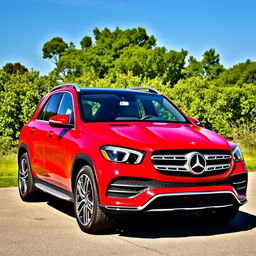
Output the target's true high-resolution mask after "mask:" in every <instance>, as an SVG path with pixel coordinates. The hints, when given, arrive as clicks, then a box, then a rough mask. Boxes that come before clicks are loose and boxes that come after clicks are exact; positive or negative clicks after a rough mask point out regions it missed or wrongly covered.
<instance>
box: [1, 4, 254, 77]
mask: <svg viewBox="0 0 256 256" xmlns="http://www.w3.org/2000/svg"><path fill="white" fill-rule="evenodd" d="M255 13H256V1H254V0H126V1H125V0H0V35H1V38H0V67H2V66H3V65H4V64H6V63H7V62H21V63H22V64H24V65H25V66H27V67H28V68H30V69H31V68H33V69H35V70H39V71H40V72H41V74H42V75H44V74H47V73H48V72H49V71H50V70H51V69H52V68H53V67H54V66H53V65H52V64H50V62H49V61H48V60H45V59H43V58H42V51H41V49H42V46H43V44H44V43H45V42H46V41H48V40H50V39H51V38H52V37H55V36H60V37H63V39H64V40H65V41H66V42H69V41H72V42H74V43H75V45H76V47H79V46H80V45H79V42H80V40H81V39H82V37H83V36H85V35H90V36H92V30H93V28H94V27H98V28H99V29H103V28H104V27H108V28H110V29H112V30H113V29H115V27H116V26H119V27H120V28H121V29H126V28H133V27H138V26H140V27H144V28H146V29H147V32H148V34H153V35H155V37H156V38H157V44H158V45H159V46H166V47H167V48H168V49H175V50H180V49H182V48H183V49H186V50H188V51H189V55H192V56H194V57H196V58H198V59H200V58H201V56H202V54H203V52H204V51H205V50H208V49H209V48H214V49H216V51H217V52H218V53H219V54H220V56H221V62H222V64H224V65H225V66H226V67H230V66H232V65H234V64H237V63H239V62H243V61H245V60H246V59H248V58H249V59H251V60H254V61H255V60H256V33H255V32H256V15H255Z"/></svg>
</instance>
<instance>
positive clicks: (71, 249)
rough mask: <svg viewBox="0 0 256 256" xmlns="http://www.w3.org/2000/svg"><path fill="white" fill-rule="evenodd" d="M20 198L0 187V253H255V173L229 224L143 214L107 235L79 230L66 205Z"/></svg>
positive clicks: (186, 215) (188, 215) (14, 190)
mask: <svg viewBox="0 0 256 256" xmlns="http://www.w3.org/2000/svg"><path fill="white" fill-rule="evenodd" d="M46 199H47V200H43V201H42V202H36V203H25V202H22V201H21V199H20V198H19V196H18V189H17V188H1V189H0V205H1V207H0V235H1V237H0V255H1V256H5V255H12V256H15V255H22V256H24V255H40V256H41V255H80V256H81V255H112V256H113V255H122V256H124V255H140V256H141V255H147V256H148V255H150V256H151V255H196V256H198V255H206V254H207V255H214V256H216V255H218V256H219V255H232V256H234V255H239V256H241V255H242V256H245V255H250V256H251V255H256V172H254V173H249V187H248V199H249V202H248V203H247V204H246V205H244V206H242V207H241V208H240V212H239V214H238V216H237V217H236V219H235V220H234V221H232V222H231V223H229V224H225V225H217V224H214V223H211V221H209V222H203V221H202V220H201V219H200V218H199V217H198V215H196V214H192V213H184V214H183V213H182V214H174V213H172V214H169V215H166V216H162V215H161V216H160V215H147V216H144V217H141V218H139V219H138V220H137V221H136V219H134V218H130V219H129V222H124V221H123V222H122V223H121V224H120V230H119V231H117V232H115V233H113V234H108V235H89V234H85V233H83V232H82V231H81V230H80V229H79V227H78V225H77V223H76V219H75V218H74V215H73V209H72V205H71V204H70V203H67V202H63V201H60V200H57V199H54V198H51V197H46Z"/></svg>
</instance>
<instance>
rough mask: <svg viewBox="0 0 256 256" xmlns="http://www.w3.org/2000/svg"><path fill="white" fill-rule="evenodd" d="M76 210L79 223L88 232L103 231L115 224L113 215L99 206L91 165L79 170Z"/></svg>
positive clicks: (75, 201) (76, 183) (75, 190)
mask: <svg viewBox="0 0 256 256" xmlns="http://www.w3.org/2000/svg"><path fill="white" fill-rule="evenodd" d="M74 210H75V215H76V219H77V222H78V225H79V226H80V228H81V229H82V230H83V231H84V232H87V233H91V234H94V233H103V232H108V231H110V230H111V229H112V228H113V226H114V220H113V219H112V218H111V216H109V215H107V214H106V213H105V212H103V211H102V210H101V209H100V207H99V198H98V193H97V184H96V181H95V178H94V175H93V170H92V169H91V167H90V166H83V167H82V168H81V170H80V171H79V173H78V175H77V178H76V182H75V187H74Z"/></svg>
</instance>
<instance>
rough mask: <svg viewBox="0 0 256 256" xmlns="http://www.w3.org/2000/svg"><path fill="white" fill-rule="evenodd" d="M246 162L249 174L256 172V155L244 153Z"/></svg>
mask: <svg viewBox="0 0 256 256" xmlns="http://www.w3.org/2000/svg"><path fill="white" fill-rule="evenodd" d="M243 155H244V160H245V163H246V166H247V169H248V171H249V172H251V171H256V153H254V154H248V153H244V154H243Z"/></svg>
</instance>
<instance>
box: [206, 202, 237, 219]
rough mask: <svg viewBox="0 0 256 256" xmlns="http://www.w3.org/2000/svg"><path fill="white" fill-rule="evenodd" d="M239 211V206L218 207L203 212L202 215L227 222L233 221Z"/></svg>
mask: <svg viewBox="0 0 256 256" xmlns="http://www.w3.org/2000/svg"><path fill="white" fill-rule="evenodd" d="M238 211H239V207H238V206H230V207H226V208H218V209H213V210H207V211H203V212H201V216H202V217H203V218H204V219H205V220H207V221H214V222H218V223H227V222H230V221H232V220H233V219H234V218H235V217H236V215H237V213H238Z"/></svg>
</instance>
